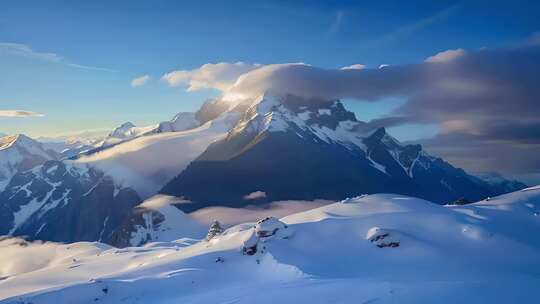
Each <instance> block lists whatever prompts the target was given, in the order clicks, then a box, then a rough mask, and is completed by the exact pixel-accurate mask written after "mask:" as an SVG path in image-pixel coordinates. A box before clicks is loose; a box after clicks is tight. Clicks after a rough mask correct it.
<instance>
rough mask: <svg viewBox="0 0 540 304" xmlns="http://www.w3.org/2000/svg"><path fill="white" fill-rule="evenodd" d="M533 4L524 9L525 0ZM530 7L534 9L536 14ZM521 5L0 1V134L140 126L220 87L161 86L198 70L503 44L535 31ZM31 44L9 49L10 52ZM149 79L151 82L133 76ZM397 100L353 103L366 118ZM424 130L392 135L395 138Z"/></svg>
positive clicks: (332, 64)
mask: <svg viewBox="0 0 540 304" xmlns="http://www.w3.org/2000/svg"><path fill="white" fill-rule="evenodd" d="M529 2H530V1H529ZM534 6H536V7H534ZM538 6H539V5H531V4H530V3H528V4H527V2H525V1H524V2H520V1H504V2H503V1H377V2H376V3H375V4H374V3H372V2H371V1H369V2H368V1H328V2H323V1H296V2H294V3H292V2H291V1H210V2H204V3H203V1H194V2H192V3H188V2H186V1H11V0H5V1H2V3H1V4H0V110H15V109H17V110H27V111H34V112H38V113H42V114H44V116H42V117H27V118H6V117H0V132H3V133H26V134H29V135H32V136H42V135H54V134H58V133H65V132H71V131H78V130H85V129H100V128H111V127H114V126H117V125H119V124H121V123H122V122H125V121H132V122H134V123H135V124H137V125H145V124H150V123H155V122H158V121H161V120H165V119H168V118H170V117H171V116H173V115H174V114H175V113H176V112H180V111H193V110H196V109H197V108H198V106H199V105H200V104H201V103H202V102H203V101H204V100H205V99H206V98H209V97H211V96H214V95H216V94H217V91H213V90H202V91H196V92H189V93H187V92H185V90H184V88H183V87H170V86H167V84H166V83H164V82H163V81H159V78H160V77H161V76H162V75H163V74H165V73H167V72H169V71H172V70H179V69H181V70H184V69H188V70H189V69H194V68H197V67H199V66H201V65H202V64H205V63H217V62H237V61H243V62H247V63H261V64H269V63H284V62H305V63H309V64H312V65H314V66H318V67H323V68H339V67H342V66H347V65H351V64H355V63H361V64H364V65H367V66H368V67H377V66H379V65H381V64H392V65H398V64H408V63H417V62H421V61H423V60H424V59H425V58H426V57H428V56H431V55H433V54H436V53H438V52H440V51H444V50H447V49H456V48H464V49H466V50H477V49H479V48H482V47H489V48H497V47H501V46H508V45H512V44H514V43H517V42H518V41H522V40H523V39H525V38H526V37H529V36H530V35H531V34H532V33H534V32H536V31H538V30H539V29H540V18H537V16H535V14H531V12H534V11H538V9H539V7H538ZM14 44H16V45H17V46H18V47H22V46H24V47H27V48H31V50H30V49H26V50H25V51H19V52H13V50H12V49H11V51H9V50H7V51H6V48H9V47H11V48H13V45H14ZM145 74H148V75H150V76H151V77H152V79H151V81H149V82H148V83H147V84H146V85H144V86H141V87H137V88H133V87H132V86H131V85H130V83H131V81H132V79H134V78H136V77H138V76H141V75H145ZM398 103H399V101H392V100H389V101H385V102H381V103H376V104H373V103H371V104H366V103H351V105H352V109H353V110H354V111H355V112H356V113H357V114H358V117H359V118H361V119H364V120H368V119H372V118H376V117H380V116H382V115H385V114H387V113H389V112H390V111H391V110H392V109H394V108H395V107H396V105H397V104H398ZM433 132H434V129H433V128H432V127H430V126H404V127H400V129H398V130H395V134H396V136H397V137H398V138H401V139H414V138H418V137H422V136H428V135H430V134H432V133H433Z"/></svg>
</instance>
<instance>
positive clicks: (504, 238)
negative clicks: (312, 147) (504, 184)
mask: <svg viewBox="0 0 540 304" xmlns="http://www.w3.org/2000/svg"><path fill="white" fill-rule="evenodd" d="M539 212H540V187H536V188H529V189H526V190H522V191H518V192H514V193H511V194H507V195H503V196H500V197H497V198H492V199H490V200H487V201H482V202H478V203H476V204H471V205H466V206H447V207H445V206H440V205H436V204H433V203H430V202H427V201H424V200H421V199H416V198H411V197H406V196H401V195H391V194H378V195H369V196H362V197H357V198H353V199H347V200H344V201H342V202H339V203H334V204H331V205H326V206H323V207H320V208H317V209H313V210H309V211H305V212H301V213H297V214H294V215H290V216H287V217H284V218H282V219H281V221H282V222H284V223H285V224H286V226H282V227H286V228H282V229H286V230H287V231H284V232H285V233H280V231H277V232H276V234H275V235H274V236H270V237H264V238H257V237H256V236H255V229H254V228H253V226H254V225H253V223H252V224H242V225H237V226H234V227H232V228H230V229H228V230H226V231H225V232H224V233H223V234H222V235H220V236H217V237H215V238H213V239H211V240H210V241H208V242H206V241H201V242H197V243H194V244H192V242H191V241H189V240H178V241H176V242H168V243H153V244H148V245H146V246H145V247H132V248H126V249H116V248H113V247H109V246H106V245H103V244H99V243H75V244H70V245H61V244H55V243H45V244H34V243H29V244H27V243H22V244H20V245H17V244H16V242H17V241H14V240H12V239H11V240H4V241H2V242H0V261H1V262H0V277H1V278H0V299H3V300H0V302H1V303H34V304H40V303H55V304H57V303H96V302H97V303H536V302H537V295H536V293H537V291H538V287H539V286H540V236H539V235H538V231H540V230H539V229H540V217H539V215H538V214H539ZM276 227H277V226H276ZM285 236H286V237H285ZM245 244H246V246H252V245H253V244H257V252H256V253H255V254H254V255H244V254H242V252H243V250H242V248H243V246H244V245H245ZM391 244H393V245H391Z"/></svg>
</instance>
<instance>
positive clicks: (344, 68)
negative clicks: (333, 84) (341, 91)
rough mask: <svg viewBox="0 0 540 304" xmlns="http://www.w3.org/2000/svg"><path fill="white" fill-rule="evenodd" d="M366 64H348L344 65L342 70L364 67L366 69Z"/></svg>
mask: <svg viewBox="0 0 540 304" xmlns="http://www.w3.org/2000/svg"><path fill="white" fill-rule="evenodd" d="M365 68H366V66H365V65H363V64H359V63H357V64H352V65H348V66H344V67H342V68H341V70H362V69H365Z"/></svg>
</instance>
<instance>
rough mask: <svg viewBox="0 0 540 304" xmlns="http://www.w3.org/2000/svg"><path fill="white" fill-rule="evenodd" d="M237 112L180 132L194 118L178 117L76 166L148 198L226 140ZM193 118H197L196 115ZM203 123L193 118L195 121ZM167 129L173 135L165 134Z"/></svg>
mask: <svg viewBox="0 0 540 304" xmlns="http://www.w3.org/2000/svg"><path fill="white" fill-rule="evenodd" d="M206 108H211V107H209V106H206ZM219 109H221V108H219ZM239 109H240V108H239V107H236V108H234V109H228V110H226V111H225V112H221V113H219V112H218V111H216V112H218V116H217V117H214V118H213V119H211V120H208V121H206V122H205V123H204V124H202V125H200V126H198V127H196V128H193V129H189V130H184V131H179V130H180V127H188V126H189V124H187V123H188V122H189V121H192V118H193V117H192V116H191V115H187V114H185V115H184V114H182V115H177V116H176V117H175V118H176V119H173V121H172V122H171V124H163V123H161V124H160V125H159V126H160V127H161V128H163V129H154V130H153V131H152V132H150V133H145V134H144V135H143V136H137V137H134V138H131V139H129V140H125V141H123V142H121V143H118V144H115V145H112V146H109V147H107V148H100V149H97V150H95V151H92V152H91V153H87V154H85V155H80V156H79V157H78V158H77V159H76V160H75V162H77V163H81V164H86V165H89V166H92V167H95V168H98V169H100V170H101V171H103V172H105V173H106V174H107V175H110V176H112V177H113V178H114V180H115V181H116V182H118V183H120V184H123V185H124V186H126V187H131V188H133V189H135V190H136V191H137V193H139V195H140V196H141V197H143V198H148V197H150V196H152V195H154V194H156V193H157V192H158V191H159V190H160V189H161V188H162V187H163V186H164V185H165V184H166V183H167V182H168V181H170V180H171V179H172V178H173V177H174V176H176V175H177V174H178V173H179V172H181V171H182V170H184V168H185V167H186V166H187V165H188V164H189V163H190V162H191V161H192V160H194V159H195V158H197V157H198V156H199V155H200V154H201V153H202V152H204V150H205V149H206V148H207V147H208V145H210V144H211V143H213V142H214V141H216V140H218V139H221V138H223V137H224V136H226V134H227V132H228V131H229V130H230V129H231V128H232V127H233V126H234V125H235V124H236V122H237V121H238V119H239V118H240V115H241V112H240V110H239ZM196 115H197V116H199V114H198V113H197V114H196ZM202 116H203V115H202V114H201V116H200V117H202ZM203 119H204V118H201V119H200V120H199V118H196V120H197V121H204V120H203ZM165 126H167V127H165ZM170 128H174V130H176V131H174V132H165V130H170ZM158 130H162V132H158Z"/></svg>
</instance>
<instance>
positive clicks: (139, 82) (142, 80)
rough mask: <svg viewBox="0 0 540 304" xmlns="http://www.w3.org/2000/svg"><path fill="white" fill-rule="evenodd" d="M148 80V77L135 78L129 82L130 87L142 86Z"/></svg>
mask: <svg viewBox="0 0 540 304" xmlns="http://www.w3.org/2000/svg"><path fill="white" fill-rule="evenodd" d="M148 80H150V75H143V76H141V77H137V78H135V79H133V80H132V81H131V86H132V87H134V88H136V87H140V86H142V85H144V84H145V83H147V82H148Z"/></svg>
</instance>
